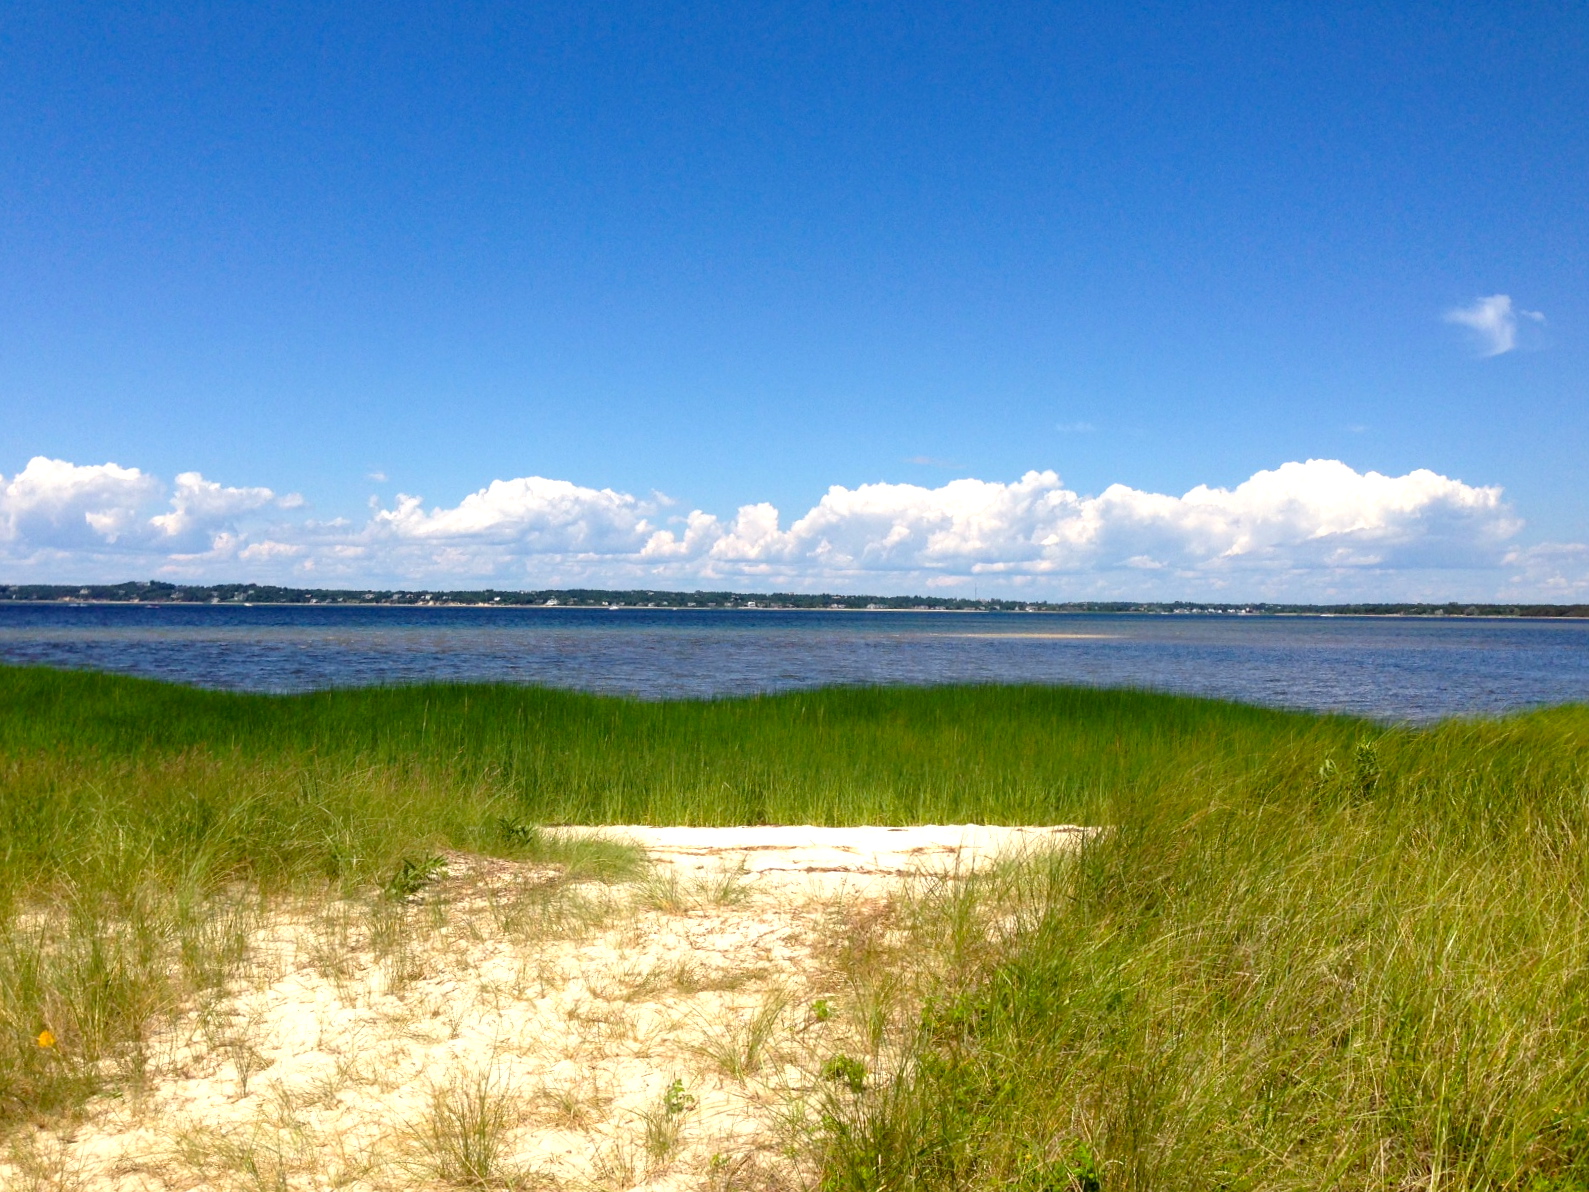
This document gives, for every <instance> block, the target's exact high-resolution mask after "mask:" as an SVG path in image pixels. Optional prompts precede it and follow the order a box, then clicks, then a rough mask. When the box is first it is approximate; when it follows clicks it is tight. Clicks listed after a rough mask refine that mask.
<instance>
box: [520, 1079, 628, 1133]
mask: <svg viewBox="0 0 1589 1192" xmlns="http://www.w3.org/2000/svg"><path fill="white" fill-rule="evenodd" d="M611 1104H612V1098H611V1097H608V1096H604V1095H603V1094H601V1093H600V1092H598V1091H597V1090H596V1089H595V1087H594V1086H587V1087H585V1088H575V1087H571V1086H567V1085H564V1086H559V1087H555V1088H553V1087H543V1088H541V1089H539V1090H537V1091H536V1093H535V1095H534V1096H533V1097H531V1098H530V1100H529V1104H528V1105H527V1106H526V1109H527V1112H528V1115H529V1118H530V1120H531V1121H533V1122H535V1123H536V1124H538V1125H543V1126H552V1127H555V1128H557V1129H559V1130H589V1129H591V1127H593V1126H594V1125H596V1123H597V1122H599V1121H601V1119H602V1117H603V1116H604V1114H605V1112H606V1109H607V1107H608V1106H609V1105H611Z"/></svg>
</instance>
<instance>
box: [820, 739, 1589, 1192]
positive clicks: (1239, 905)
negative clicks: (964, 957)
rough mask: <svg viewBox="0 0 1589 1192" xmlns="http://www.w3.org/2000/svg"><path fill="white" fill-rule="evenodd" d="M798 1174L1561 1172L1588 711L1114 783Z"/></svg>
mask: <svg viewBox="0 0 1589 1192" xmlns="http://www.w3.org/2000/svg"><path fill="white" fill-rule="evenodd" d="M1112 818H1113V820H1114V825H1115V826H1114V827H1113V829H1112V830H1110V831H1108V832H1105V833H1101V834H1099V835H1098V836H1097V837H1096V838H1095V839H1094V840H1093V841H1092V842H1091V843H1089V844H1088V845H1087V846H1086V847H1085V848H1084V849H1083V850H1082V851H1081V853H1080V854H1079V855H1078V856H1076V857H1075V858H1073V859H1071V860H1068V861H1065V860H1059V861H1055V862H1053V863H1052V868H1051V869H1050V870H1049V871H1048V873H1047V875H1046V876H1047V878H1048V880H1049V883H1050V884H1049V888H1048V891H1047V894H1046V895H1045V898H1044V901H1045V903H1046V909H1045V910H1044V911H1043V913H1042V914H1041V916H1040V917H1039V918H1038V919H1037V921H1036V922H1035V924H1034V925H1033V926H1032V927H1031V928H1030V929H1029V930H1027V931H1025V932H1020V933H1017V934H1016V935H1015V936H1014V937H1012V938H1010V939H1008V940H1006V942H1005V946H1003V947H1002V948H1000V949H996V950H993V951H989V952H986V953H983V954H982V955H980V956H975V955H973V957H972V961H973V962H972V963H970V964H968V965H966V966H965V968H964V970H963V971H961V972H960V973H958V974H954V973H951V974H950V979H948V980H947V981H946V982H945V984H944V986H943V988H942V989H941V990H940V991H939V994H938V996H937V997H936V998H935V999H934V1000H933V1002H932V1003H931V1004H930V1005H929V1007H928V1009H927V1010H926V1012H925V1014H924V1016H923V1021H922V1024H921V1027H920V1031H919V1034H918V1036H917V1039H916V1043H915V1049H914V1054H913V1058H912V1061H911V1062H910V1063H908V1064H905V1065H903V1066H902V1067H901V1069H900V1071H899V1073H898V1074H897V1076H896V1077H895V1078H893V1079H892V1080H891V1081H888V1082H885V1086H884V1087H881V1088H879V1089H877V1090H874V1091H873V1092H872V1093H871V1094H870V1095H869V1096H868V1097H867V1098H864V1099H861V1100H859V1101H857V1102H855V1103H854V1104H846V1103H843V1102H837V1101H836V1102H835V1103H834V1104H833V1106H832V1107H831V1112H830V1115H829V1118H828V1125H829V1132H828V1146H829V1151H828V1154H827V1172H826V1182H827V1186H828V1187H831V1188H855V1189H863V1188H865V1189H872V1188H884V1187H921V1188H928V1189H930V1188H950V1187H953V1188H995V1187H1000V1188H1002V1187H1023V1188H1033V1189H1036V1188H1050V1187H1052V1188H1108V1189H1148V1188H1163V1187H1241V1188H1248V1189H1280V1188H1288V1189H1289V1188H1302V1187H1353V1188H1368V1189H1384V1190H1386V1192H1389V1190H1390V1189H1404V1188H1411V1187H1419V1188H1434V1187H1439V1188H1442V1189H1480V1188H1485V1189H1490V1188H1494V1189H1506V1188H1519V1189H1522V1188H1529V1189H1544V1188H1550V1189H1562V1190H1565V1189H1576V1188H1582V1187H1586V1186H1589V1112H1586V1110H1585V1101H1584V1097H1583V1090H1584V1089H1585V1088H1589V1047H1586V1044H1589V907H1586V903H1585V900H1584V898H1583V888H1584V887H1583V883H1584V880H1585V875H1586V874H1589V711H1586V710H1584V709H1561V710H1556V711H1551V712H1545V713H1538V714H1535V715H1531V716H1525V717H1519V718H1516V719H1513V720H1508V721H1503V722H1499V723H1452V724H1447V725H1443V726H1439V727H1436V728H1434V729H1431V730H1425V731H1413V730H1399V729H1398V730H1394V731H1385V732H1381V733H1379V734H1378V735H1376V736H1374V737H1373V738H1367V737H1361V738H1360V739H1358V740H1354V741H1348V742H1340V743H1336V744H1335V745H1334V746H1333V747H1331V746H1327V745H1326V746H1323V747H1322V748H1321V747H1320V743H1308V745H1307V747H1302V746H1301V745H1295V746H1293V747H1290V748H1282V749H1276V750H1274V751H1273V752H1272V753H1271V754H1270V755H1269V757H1268V758H1267V759H1266V762H1265V766H1264V768H1263V769H1262V770H1261V771H1258V772H1255V773H1249V774H1248V775H1246V776H1233V775H1228V774H1227V775H1223V776H1221V775H1219V774H1216V773H1209V772H1202V773H1198V772H1195V771H1194V772H1192V773H1188V774H1185V775H1184V776H1183V777H1182V779H1181V781H1180V783H1179V784H1178V785H1177V786H1173V787H1169V788H1163V787H1161V788H1160V789H1159V790H1157V791H1155V792H1154V794H1153V796H1152V797H1151V798H1143V797H1135V798H1134V797H1129V796H1123V797H1122V798H1120V799H1119V800H1118V801H1117V802H1116V804H1115V809H1114V812H1113V816H1112Z"/></svg>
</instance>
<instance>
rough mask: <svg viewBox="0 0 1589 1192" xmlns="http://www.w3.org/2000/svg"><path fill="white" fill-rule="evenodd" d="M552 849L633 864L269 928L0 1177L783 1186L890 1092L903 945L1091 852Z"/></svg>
mask: <svg viewBox="0 0 1589 1192" xmlns="http://www.w3.org/2000/svg"><path fill="white" fill-rule="evenodd" d="M562 831H568V832H578V833H596V834H600V835H602V836H606V837H610V838H613V839H618V840H628V841H631V842H634V843H636V844H639V845H641V846H643V847H644V848H645V849H646V851H647V852H648V853H649V855H650V856H651V858H652V861H653V865H652V867H651V869H650V871H649V872H648V873H647V874H646V875H645V876H644V877H642V878H640V879H638V880H635V881H631V882H626V883H621V884H615V885H602V884H599V883H595V882H576V881H569V880H567V878H566V877H565V876H564V875H563V874H561V873H560V872H558V871H557V870H555V869H551V868H546V867H541V868H536V867H532V866H525V865H520V864H515V863H512V862H507V861H501V860H495V859H489V858H481V857H473V856H467V855H461V854H460V855H453V856H449V857H447V858H446V861H447V865H446V871H445V873H444V875H442V876H441V878H440V880H438V881H437V882H436V883H435V884H434V885H432V886H431V887H429V888H428V889H426V890H425V891H424V892H423V893H422V894H420V895H419V896H418V897H416V898H414V899H411V900H409V901H407V902H392V901H389V900H382V899H376V900H372V901H364V902H361V901H352V900H336V899H330V898H324V899H319V900H304V901H301V902H296V903H293V904H284V905H279V906H275V907H272V908H270V909H269V910H268V911H267V912H262V914H261V918H260V921H259V923H258V925H257V928H256V930H255V931H254V932H253V934H252V939H251V943H250V947H249V950H248V956H247V959H246V961H245V962H244V964H243V965H242V967H241V969H240V971H239V972H238V973H237V975H236V976H235V978H234V979H233V980H232V981H230V982H229V984H228V985H227V987H226V988H225V989H224V990H222V991H219V992H217V993H216V994H214V995H213V996H211V997H209V998H207V999H206V1000H205V1001H204V1002H203V1004H200V1005H196V1006H193V1007H189V1008H188V1009H187V1010H186V1011H185V1012H184V1013H183V1014H182V1015H180V1016H179V1018H178V1019H177V1020H176V1022H175V1024H174V1026H172V1027H171V1028H170V1029H168V1030H165V1031H163V1032H162V1033H161V1034H160V1035H159V1036H158V1037H156V1038H154V1039H152V1040H151V1041H150V1044H149V1047H148V1048H147V1054H148V1063H147V1066H146V1068H145V1070H144V1071H143V1073H142V1076H141V1079H140V1080H138V1081H136V1082H134V1084H133V1085H131V1086H130V1087H127V1088H124V1089H122V1090H119V1091H117V1092H116V1093H113V1094H110V1095H106V1096H101V1097H99V1098H96V1099H95V1100H94V1101H92V1102H91V1103H90V1104H89V1105H88V1106H87V1108H86V1110H85V1111H84V1112H83V1113H82V1114H81V1116H80V1117H79V1118H78V1119H77V1120H75V1121H73V1122H72V1123H69V1124H64V1125H63V1124H54V1125H51V1126H48V1127H42V1128H37V1129H32V1130H30V1131H28V1132H27V1133H25V1134H23V1135H19V1136H18V1137H17V1138H16V1139H15V1140H13V1144H12V1152H11V1157H10V1161H9V1162H5V1163H0V1174H3V1175H4V1177H5V1179H6V1183H7V1186H13V1185H14V1186H19V1187H33V1188H46V1187H50V1188H62V1189H65V1188H83V1189H117V1190H126V1192H132V1190H135V1189H137V1190H144V1189H192V1188H249V1189H257V1188H264V1187H269V1188H305V1189H308V1188H314V1189H330V1188H349V1189H388V1188H412V1187H416V1186H417V1187H426V1186H438V1187H440V1186H448V1185H453V1186H475V1187H526V1188H530V1187H554V1188H613V1189H623V1188H633V1187H645V1188H655V1189H672V1188H718V1189H724V1190H726V1189H729V1188H747V1189H749V1188H773V1187H802V1186H805V1185H807V1184H808V1183H809V1181H810V1178H811V1176H812V1175H813V1173H812V1172H811V1171H809V1170H807V1169H806V1165H805V1162H804V1161H803V1157H804V1156H806V1155H807V1154H809V1148H807V1147H806V1146H805V1145H804V1143H805V1142H806V1140H807V1139H808V1138H809V1136H810V1132H811V1131H812V1130H813V1129H815V1128H816V1122H817V1118H818V1115H819V1114H820V1112H821V1107H822V1106H823V1105H824V1104H827V1103H830V1102H831V1099H832V1098H835V1097H837V1098H841V1099H842V1098H844V1097H847V1096H857V1097H859V1096H864V1095H866V1092H867V1090H868V1089H869V1088H871V1087H875V1086H876V1083H877V1081H878V1080H879V1078H880V1077H882V1076H885V1075H886V1074H887V1073H888V1071H889V1070H890V1066H891V1065H892V1064H894V1063H895V1062H896V1060H897V1057H898V1055H899V1048H900V1045H901V1044H902V1042H903V1040H904V1038H905V1037H906V1032H908V1026H909V1021H910V1015H911V1013H912V1011H913V1009H914V1006H915V1000H914V999H915V997H916V996H917V994H918V993H919V991H920V990H921V989H922V988H924V987H925V983H926V982H928V981H930V979H931V978H932V976H933V968H934V965H935V964H939V963H946V962H948V950H947V948H946V947H943V946H939V945H938V941H936V940H935V941H934V946H933V947H927V948H923V947H920V946H914V947H913V946H912V940H913V939H914V940H917V942H918V943H919V942H920V941H919V938H918V937H919V936H920V935H921V932H922V923H923V922H924V920H923V918H922V916H923V915H928V916H930V914H931V905H932V903H933V900H934V899H935V898H938V899H940V900H941V898H943V897H946V896H952V894H953V891H954V890H955V888H957V887H958V886H963V885H964V882H963V881H961V880H960V879H964V878H967V877H970V876H971V875H973V874H976V873H979V872H983V871H986V870H987V869H988V867H989V866H990V864H991V863H992V862H994V861H995V860H997V859H1000V858H1007V857H1011V856H1013V855H1016V854H1020V853H1027V852H1031V851H1034V850H1044V851H1046V850H1051V849H1063V848H1067V847H1069V846H1071V845H1072V844H1073V843H1075V842H1076V841H1077V840H1078V839H1080V837H1081V836H1082V835H1083V834H1084V833H1085V829H1077V828H1006V827H986V826H978V825H940V826H925V827H911V828H813V827H771V826H769V827H747V828H669V827H662V828H658V827H643V826H631V827H618V828H601V829H562ZM996 902H997V900H992V901H990V902H989V903H988V905H987V907H986V908H985V910H986V913H985V914H984V917H983V919H982V921H981V922H980V925H979V926H977V927H976V928H975V930H976V931H977V932H978V933H980V934H982V935H985V936H987V937H989V938H992V937H993V936H995V935H997V934H998V932H1000V931H1001V930H1006V929H1007V928H1008V927H1009V926H1010V922H1009V914H1010V913H1011V907H1010V906H1009V905H996ZM839 1061H843V1062H839Z"/></svg>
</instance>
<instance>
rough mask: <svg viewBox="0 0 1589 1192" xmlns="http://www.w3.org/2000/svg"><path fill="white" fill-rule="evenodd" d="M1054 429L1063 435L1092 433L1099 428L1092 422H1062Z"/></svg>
mask: <svg viewBox="0 0 1589 1192" xmlns="http://www.w3.org/2000/svg"><path fill="white" fill-rule="evenodd" d="M1054 429H1055V430H1057V431H1058V432H1059V433H1060V434H1062V435H1090V434H1092V432H1093V431H1095V430H1097V429H1098V428H1097V427H1096V426H1094V425H1093V424H1092V423H1090V422H1061V423H1060V424H1059V425H1057V426H1056V427H1054Z"/></svg>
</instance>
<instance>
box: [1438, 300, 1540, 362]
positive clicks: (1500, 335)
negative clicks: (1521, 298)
mask: <svg viewBox="0 0 1589 1192" xmlns="http://www.w3.org/2000/svg"><path fill="white" fill-rule="evenodd" d="M1520 319H1521V320H1526V321H1527V322H1531V323H1538V324H1543V323H1544V322H1545V316H1544V315H1543V314H1541V313H1540V312H1539V311H1537V310H1522V309H1520V308H1517V307H1514V306H1513V305H1512V298H1511V295H1510V294H1491V295H1490V296H1489V297H1488V298H1475V299H1474V300H1473V302H1472V303H1471V304H1469V305H1467V306H1459V307H1456V308H1455V309H1452V310H1448V311H1446V314H1445V320H1446V322H1448V323H1455V324H1457V325H1458V326H1459V327H1466V328H1468V329H1469V330H1470V331H1472V332H1473V333H1474V335H1475V336H1476V337H1477V339H1478V342H1479V347H1480V352H1479V354H1480V355H1481V356H1501V355H1504V354H1505V353H1507V352H1510V351H1511V350H1512V349H1514V348H1515V347H1517V333H1518V327H1519V326H1520V324H1519V320H1520Z"/></svg>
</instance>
